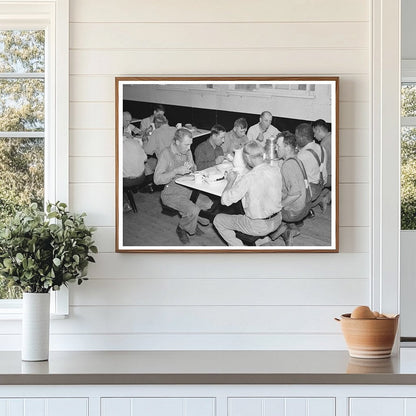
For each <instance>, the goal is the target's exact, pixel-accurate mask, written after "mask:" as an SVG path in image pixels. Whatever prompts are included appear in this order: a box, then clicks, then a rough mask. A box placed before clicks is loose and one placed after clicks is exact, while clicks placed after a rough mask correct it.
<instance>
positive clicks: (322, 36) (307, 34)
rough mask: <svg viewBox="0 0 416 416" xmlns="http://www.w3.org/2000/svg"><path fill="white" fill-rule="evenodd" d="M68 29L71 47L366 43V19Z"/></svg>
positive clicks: (331, 45) (346, 45)
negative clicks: (353, 20)
mask: <svg viewBox="0 0 416 416" xmlns="http://www.w3.org/2000/svg"><path fill="white" fill-rule="evenodd" d="M70 33H71V36H70V48H71V49H164V50H166V49H171V48H172V49H182V48H184V49H205V48H207V47H209V48H210V49H212V48H219V49H233V48H241V45H244V48H256V47H259V46H260V47H262V48H276V47H277V48H279V47H283V48H299V47H300V48H305V47H309V48H335V47H336V48H367V47H368V40H369V37H368V25H367V22H345V23H340V22H336V23H335V22H325V23H317V22H314V23H310V22H305V23H292V22H291V23H234V24H229V23H151V24H148V23H125V22H123V23H108V22H105V23H72V24H71V25H70ZM161 33H163V36H160V34H161ZM190 35H191V36H190ZM207 36H209V45H207V41H206V37H207Z"/></svg>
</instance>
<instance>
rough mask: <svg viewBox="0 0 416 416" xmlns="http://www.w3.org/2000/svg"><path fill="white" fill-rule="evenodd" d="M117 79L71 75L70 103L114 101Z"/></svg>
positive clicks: (103, 76) (106, 76)
mask: <svg viewBox="0 0 416 416" xmlns="http://www.w3.org/2000/svg"><path fill="white" fill-rule="evenodd" d="M114 97H115V77H114V76H109V75H71V76H70V77H69V100H70V101H94V102H99V101H112V102H113V101H114Z"/></svg>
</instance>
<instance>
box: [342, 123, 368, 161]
mask: <svg viewBox="0 0 416 416" xmlns="http://www.w3.org/2000/svg"><path fill="white" fill-rule="evenodd" d="M370 143H371V136H370V132H369V130H368V129H354V128H345V129H340V131H339V155H340V156H369V154H370V152H369V149H370Z"/></svg>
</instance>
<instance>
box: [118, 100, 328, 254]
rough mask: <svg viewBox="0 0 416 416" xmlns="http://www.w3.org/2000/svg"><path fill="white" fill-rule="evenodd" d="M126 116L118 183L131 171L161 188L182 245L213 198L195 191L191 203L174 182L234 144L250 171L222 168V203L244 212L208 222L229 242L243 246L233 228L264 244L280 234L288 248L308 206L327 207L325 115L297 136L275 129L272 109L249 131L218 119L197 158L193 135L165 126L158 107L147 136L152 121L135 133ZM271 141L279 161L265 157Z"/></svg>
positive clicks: (228, 153) (228, 155) (227, 153)
mask: <svg viewBox="0 0 416 416" xmlns="http://www.w3.org/2000/svg"><path fill="white" fill-rule="evenodd" d="M123 119H124V134H123V145H124V149H123V154H124V160H123V182H124V185H123V186H126V185H125V184H126V180H127V181H128V182H129V183H131V181H132V179H134V178H133V177H132V176H131V175H134V176H135V177H136V178H137V177H140V181H141V183H142V184H146V183H151V182H154V184H156V185H159V186H163V190H162V192H161V201H162V204H164V205H166V206H168V207H170V208H173V209H175V210H177V211H178V212H179V215H180V218H179V223H178V225H177V228H176V233H177V235H178V238H179V240H180V242H181V243H182V244H190V237H192V236H193V235H202V234H203V233H204V232H203V231H202V229H201V228H200V227H199V226H198V224H200V225H208V224H209V223H210V221H209V220H207V217H206V215H203V213H205V212H207V211H209V210H210V207H211V206H212V205H213V201H212V199H213V197H212V196H207V195H205V194H203V193H200V194H199V196H198V199H197V200H196V201H195V202H194V201H193V200H191V195H192V189H190V188H187V187H185V186H182V185H179V184H177V183H176V182H175V180H176V179H177V178H178V177H180V176H183V175H187V174H190V173H192V172H195V171H196V170H204V169H206V168H209V167H212V166H215V165H219V164H221V163H223V162H224V160H225V159H227V160H233V157H234V154H235V152H236V150H238V149H242V154H243V159H244V162H245V165H246V168H247V169H246V170H245V172H244V173H238V172H237V171H236V170H230V171H228V172H226V173H225V179H226V181H227V184H226V186H225V189H224V191H223V193H222V196H221V199H220V202H221V205H222V206H230V205H232V204H235V203H237V202H239V201H241V205H242V208H243V212H240V213H235V214H230V213H221V212H220V213H218V212H217V213H216V215H215V217H214V219H213V224H214V226H215V228H216V230H217V231H218V233H219V234H220V236H221V237H222V238H223V240H224V241H225V242H226V243H227V244H228V245H230V246H241V245H243V244H244V243H243V241H242V239H240V238H239V237H240V236H241V234H240V235H239V234H236V232H239V233H242V234H243V235H244V234H246V235H249V236H258V237H262V240H261V241H262V242H263V243H264V242H266V241H270V239H272V240H275V239H276V238H278V237H280V236H282V238H283V239H284V241H285V244H286V245H293V238H294V237H295V236H296V235H299V230H298V225H299V223H301V222H302V221H303V219H305V218H306V217H307V216H310V215H311V213H312V212H313V211H311V209H312V208H313V207H315V206H317V205H319V206H320V207H321V209H322V211H325V210H326V208H327V205H328V204H329V203H330V201H331V180H332V179H331V131H330V128H329V126H328V124H327V123H326V122H325V121H324V120H321V119H320V120H316V121H315V122H313V123H301V124H299V125H298V126H297V127H296V129H295V133H294V134H292V133H291V132H289V131H283V132H280V131H279V130H278V129H277V128H276V127H274V126H273V125H272V120H273V116H272V114H271V113H270V112H269V111H264V112H263V113H261V115H260V118H259V122H258V123H257V124H255V125H253V126H251V127H250V128H249V129H248V130H247V128H248V125H247V121H246V120H245V119H244V118H239V119H237V120H236V121H235V122H234V127H233V129H232V130H231V131H229V132H226V129H225V128H224V127H223V126H222V125H220V124H216V125H214V126H213V127H212V129H211V132H210V136H209V138H208V139H207V140H205V141H204V142H202V143H200V144H199V145H198V146H197V147H196V149H195V158H194V157H193V155H192V152H191V145H192V141H193V140H192V132H191V131H190V130H188V129H187V128H178V129H177V128H175V127H171V126H169V125H168V121H167V119H166V117H165V115H164V108H163V106H158V107H156V108H155V111H154V114H153V115H152V116H150V117H149V118H148V120H150V124H149V125H150V126H151V129H152V131H151V135H150V134H149V132H150V130H149V128H150V127H149V125H147V126H146V125H144V126H143V128H142V125H141V126H140V129H138V128H137V127H136V129H137V130H138V131H134V128H131V127H129V126H132V125H131V124H130V121H131V115H130V113H128V112H125V113H124V115H123ZM146 129H147V130H146ZM134 133H136V134H137V133H138V134H139V136H138V137H139V139H138V138H137V137H133V134H134ZM270 143H272V145H273V146H275V148H276V151H277V157H278V159H279V160H278V163H273V162H271V161H270V160H268V159H267V155H266V153H267V152H266V151H265V149H266V148H267V145H270ZM134 158H135V161H134V160H133V159H134ZM146 159H147V161H146ZM145 161H146V162H145ZM132 164H133V165H136V166H137V169H136V172H133V170H134V169H131V168H130V169H129V167H131V166H132ZM139 166H140V167H139ZM125 173H126V174H125ZM138 173H140V174H139V175H137V174H138ZM146 178H148V179H146ZM149 178H150V179H149ZM214 199H215V198H214ZM312 215H313V214H312Z"/></svg>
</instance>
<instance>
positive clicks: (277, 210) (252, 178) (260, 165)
mask: <svg viewBox="0 0 416 416" xmlns="http://www.w3.org/2000/svg"><path fill="white" fill-rule="evenodd" d="M263 153H264V150H263V146H262V145H261V144H260V143H258V142H255V141H251V142H248V143H247V144H245V145H244V148H243V157H244V160H245V162H246V164H247V166H248V167H249V169H250V170H249V172H247V173H246V174H244V175H243V176H241V177H238V176H237V175H238V174H237V173H236V172H235V171H230V172H228V174H227V176H226V180H227V185H226V187H225V189H224V192H223V194H222V196H221V203H222V204H223V205H226V206H229V205H231V204H233V203H235V202H237V201H240V200H241V201H242V204H243V208H244V214H243V215H229V214H218V215H217V216H216V217H215V218H214V226H215V227H216V229H217V231H218V232H219V234H220V235H221V237H222V238H223V239H224V240H225V242H226V243H227V244H228V245H229V246H242V245H244V244H243V242H242V241H241V240H240V239H239V238H237V237H236V231H239V232H241V233H244V234H248V235H252V236H259V237H261V236H265V235H267V234H270V233H271V232H273V231H275V230H276V229H277V227H278V226H279V225H280V223H281V221H282V214H281V208H282V206H281V199H282V192H281V191H282V177H281V175H280V169H279V167H278V166H271V165H270V164H268V163H266V162H265V161H264V160H263Z"/></svg>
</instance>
